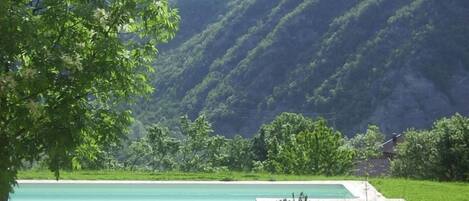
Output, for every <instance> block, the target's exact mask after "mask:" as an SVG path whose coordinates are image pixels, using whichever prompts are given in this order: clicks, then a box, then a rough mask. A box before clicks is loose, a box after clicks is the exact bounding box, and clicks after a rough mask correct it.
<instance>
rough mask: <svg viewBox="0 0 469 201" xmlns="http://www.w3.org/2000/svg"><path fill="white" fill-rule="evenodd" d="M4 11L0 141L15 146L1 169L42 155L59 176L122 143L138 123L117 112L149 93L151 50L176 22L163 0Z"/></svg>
mask: <svg viewBox="0 0 469 201" xmlns="http://www.w3.org/2000/svg"><path fill="white" fill-rule="evenodd" d="M0 10H1V11H2V12H1V13H0V83H1V84H0V111H2V112H1V113H0V136H2V139H1V140H2V142H3V143H7V144H11V145H12V146H1V147H0V160H1V161H4V162H2V165H0V171H6V170H7V169H11V170H12V172H13V173H14V172H15V170H17V169H18V168H20V167H21V163H20V162H21V160H23V159H26V158H28V159H29V158H37V157H39V156H41V157H46V158H49V160H48V161H50V163H51V164H50V167H51V170H53V171H55V172H57V175H58V171H59V169H60V168H64V167H65V168H67V167H71V166H74V167H79V164H78V163H79V161H81V160H83V158H90V160H93V159H96V156H97V155H98V154H97V153H99V150H100V149H102V147H103V146H105V145H108V144H112V143H116V142H117V141H118V140H119V139H120V137H122V136H123V134H125V132H126V129H127V126H128V125H129V123H130V122H131V120H132V119H131V117H130V113H129V112H128V111H126V110H122V109H119V108H121V107H120V106H121V105H122V104H123V103H129V102H131V101H132V100H133V99H134V98H135V97H138V96H140V95H145V94H148V93H150V92H151V91H152V87H151V85H150V84H149V83H148V80H147V76H148V75H147V74H148V73H149V72H152V67H151V64H152V63H153V60H154V58H155V55H156V53H157V50H156V48H155V47H156V45H157V44H159V43H162V42H166V41H168V40H169V39H171V38H172V37H173V36H174V33H175V31H176V30H177V24H178V21H179V17H178V15H177V10H175V9H173V8H170V7H169V4H168V2H167V1H166V0H158V1H156V0H138V1H137V0H125V1H74V0H67V1H59V0H47V1H27V2H20V1H2V2H1V3H0ZM121 27H131V28H132V29H129V31H130V32H126V33H122V32H120V31H121V30H122V29H121ZM26 139H27V140H26ZM31 150H34V151H31ZM12 155H15V157H11V156H12ZM72 158H73V160H72ZM72 163H73V165H72ZM11 175H12V174H8V175H6V174H1V175H0V181H4V180H11V181H13V179H14V177H11ZM9 189H10V188H8V186H7V185H2V187H1V188H0V194H5V192H6V191H7V190H9Z"/></svg>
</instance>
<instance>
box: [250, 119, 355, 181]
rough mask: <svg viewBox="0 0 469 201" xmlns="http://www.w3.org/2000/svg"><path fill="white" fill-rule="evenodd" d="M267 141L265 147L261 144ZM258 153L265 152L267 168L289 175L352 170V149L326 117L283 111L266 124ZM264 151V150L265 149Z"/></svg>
mask: <svg viewBox="0 0 469 201" xmlns="http://www.w3.org/2000/svg"><path fill="white" fill-rule="evenodd" d="M262 144H264V145H265V147H261V146H259V145H262ZM254 149H258V150H261V151H257V152H256V153H265V155H261V156H257V158H265V161H263V163H265V166H266V167H265V168H266V170H268V171H270V172H274V173H288V174H325V175H337V174H344V173H347V172H349V170H350V168H351V166H352V159H353V151H352V150H351V149H350V148H348V147H347V146H346V143H345V139H344V138H343V136H342V134H341V133H340V132H338V131H335V130H334V129H332V128H330V127H328V126H327V123H326V121H325V120H324V119H317V120H313V119H310V118H306V117H303V116H302V115H299V114H293V113H283V114H281V115H279V116H278V117H277V118H276V119H275V120H274V121H273V122H272V123H270V124H267V125H264V126H263V127H262V128H261V130H260V131H259V135H258V137H257V138H255V139H254ZM263 151H265V152H263Z"/></svg>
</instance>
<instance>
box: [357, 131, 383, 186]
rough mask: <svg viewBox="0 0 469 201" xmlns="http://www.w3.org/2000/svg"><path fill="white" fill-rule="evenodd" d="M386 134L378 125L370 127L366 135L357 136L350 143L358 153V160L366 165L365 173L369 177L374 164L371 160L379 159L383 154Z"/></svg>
mask: <svg viewBox="0 0 469 201" xmlns="http://www.w3.org/2000/svg"><path fill="white" fill-rule="evenodd" d="M384 137H385V136H384V134H383V133H381V131H380V129H379V127H378V126H376V125H369V126H368V129H367V130H366V132H365V133H360V134H357V135H355V137H353V138H352V139H351V140H350V142H351V145H352V146H353V148H354V149H355V151H356V155H355V156H356V159H357V160H358V162H359V163H364V164H365V166H364V168H365V169H364V173H365V176H366V177H368V176H369V174H370V172H369V171H370V170H371V169H372V168H374V167H373V166H374V164H372V163H371V161H370V159H373V158H378V157H380V156H381V155H382V153H383V149H382V148H383V147H382V146H381V145H382V144H383V142H384Z"/></svg>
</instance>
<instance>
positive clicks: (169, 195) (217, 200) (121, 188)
mask: <svg viewBox="0 0 469 201" xmlns="http://www.w3.org/2000/svg"><path fill="white" fill-rule="evenodd" d="M293 192H294V193H295V194H296V195H298V194H299V193H300V192H304V193H306V194H307V195H308V197H309V198H311V199H314V198H316V199H331V198H335V199H350V198H354V195H353V194H352V193H351V192H350V191H349V190H347V188H345V187H344V185H341V184H285V183H276V184H270V183H256V184H252V183H236V182H233V183H230V182H220V183H216V182H213V183H210V182H207V183H204V182H198V183H20V184H19V187H17V188H16V190H15V193H14V194H12V195H11V200H12V201H46V200H47V201H78V200H80V201H149V200H154V201H160V200H161V201H163V200H164V201H223V200H227V201H255V200H256V198H290V197H291V194H292V193H293Z"/></svg>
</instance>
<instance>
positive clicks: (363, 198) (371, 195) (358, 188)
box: [18, 180, 404, 201]
mask: <svg viewBox="0 0 469 201" xmlns="http://www.w3.org/2000/svg"><path fill="white" fill-rule="evenodd" d="M18 183H19V184H221V185H230V184H339V185H343V186H344V187H345V188H346V189H347V190H348V191H350V193H352V194H353V195H354V197H355V198H352V199H309V200H314V201H345V200H346V201H404V200H403V199H387V198H385V197H384V196H383V195H382V194H381V193H379V192H378V191H377V190H376V189H375V188H374V187H373V186H372V185H371V184H369V183H368V182H366V181H120V180H115V181H114V180H59V181H56V180H18ZM367 197H368V198H367ZM283 199H284V198H257V199H256V201H280V200H283ZM287 200H288V201H294V200H292V199H291V198H289V199H288V198H287ZM253 201H254V200H253Z"/></svg>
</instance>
